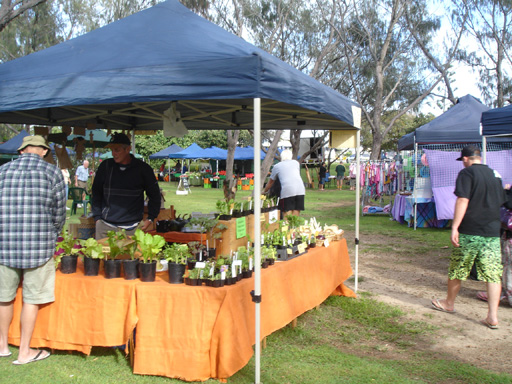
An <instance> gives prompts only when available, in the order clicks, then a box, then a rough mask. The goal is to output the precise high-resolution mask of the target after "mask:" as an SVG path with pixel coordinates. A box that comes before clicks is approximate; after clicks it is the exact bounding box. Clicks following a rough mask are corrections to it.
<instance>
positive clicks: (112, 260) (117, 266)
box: [103, 229, 127, 279]
mask: <svg viewBox="0 0 512 384" xmlns="http://www.w3.org/2000/svg"><path fill="white" fill-rule="evenodd" d="M126 240H127V238H126V232H125V230H124V229H123V230H121V231H119V232H116V231H108V232H107V244H108V249H109V250H108V252H107V253H106V255H105V259H104V261H103V263H104V265H105V278H107V279H114V278H118V277H121V263H122V261H121V260H120V259H117V257H118V256H120V255H121V254H123V253H124V252H125V249H124V245H123V244H124V241H126Z"/></svg>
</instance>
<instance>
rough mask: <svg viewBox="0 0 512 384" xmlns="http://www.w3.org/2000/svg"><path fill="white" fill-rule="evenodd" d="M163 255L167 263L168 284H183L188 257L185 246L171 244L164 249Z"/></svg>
mask: <svg viewBox="0 0 512 384" xmlns="http://www.w3.org/2000/svg"><path fill="white" fill-rule="evenodd" d="M163 254H164V257H165V259H166V260H167V262H168V273H169V283H171V284H181V283H183V275H184V274H185V268H186V266H187V257H188V256H189V255H190V253H189V251H188V246H187V245H186V244H179V243H173V244H171V245H168V246H167V247H165V248H164V250H163Z"/></svg>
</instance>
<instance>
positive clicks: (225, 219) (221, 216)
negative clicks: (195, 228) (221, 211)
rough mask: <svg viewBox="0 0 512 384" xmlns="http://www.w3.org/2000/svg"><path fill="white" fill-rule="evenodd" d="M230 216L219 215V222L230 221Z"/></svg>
mask: <svg viewBox="0 0 512 384" xmlns="http://www.w3.org/2000/svg"><path fill="white" fill-rule="evenodd" d="M231 217H232V216H231V215H219V217H218V218H219V220H223V221H227V220H231Z"/></svg>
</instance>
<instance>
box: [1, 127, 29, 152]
mask: <svg viewBox="0 0 512 384" xmlns="http://www.w3.org/2000/svg"><path fill="white" fill-rule="evenodd" d="M25 136H28V133H27V131H21V132H20V133H18V134H17V135H16V136H14V137H13V138H12V139H10V140H7V141H6V142H5V143H3V144H0V153H7V154H10V155H17V154H18V148H19V147H20V145H21V142H22V141H23V138H24V137H25Z"/></svg>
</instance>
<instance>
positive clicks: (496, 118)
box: [481, 105, 512, 136]
mask: <svg viewBox="0 0 512 384" xmlns="http://www.w3.org/2000/svg"><path fill="white" fill-rule="evenodd" d="M481 123H482V132H481V133H482V136H510V135H512V105H508V106H506V107H503V108H496V109H491V110H489V111H486V112H484V113H482V119H481Z"/></svg>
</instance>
